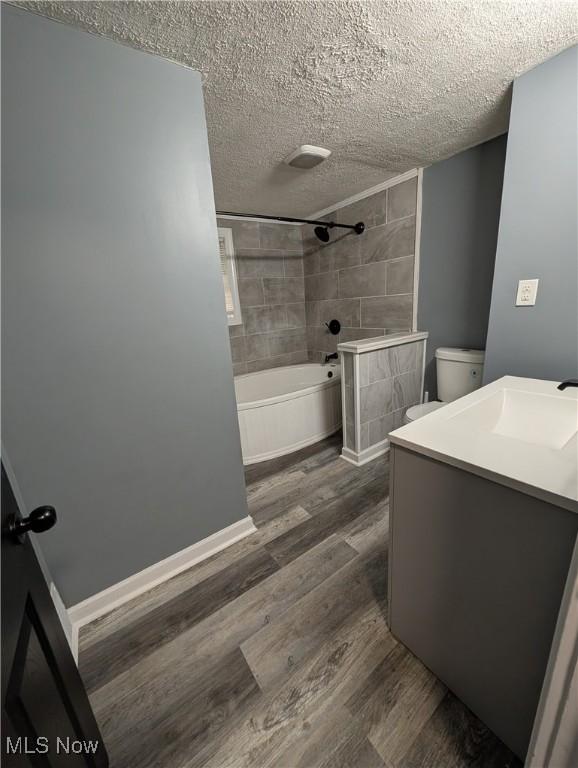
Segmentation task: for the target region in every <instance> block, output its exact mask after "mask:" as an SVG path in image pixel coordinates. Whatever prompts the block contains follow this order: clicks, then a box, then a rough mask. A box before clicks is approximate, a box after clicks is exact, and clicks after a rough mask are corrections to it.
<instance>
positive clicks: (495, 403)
mask: <svg viewBox="0 0 578 768" xmlns="http://www.w3.org/2000/svg"><path fill="white" fill-rule="evenodd" d="M556 391H558V390H556ZM451 419H452V421H453V422H455V423H456V424H461V425H463V426H466V427H469V428H470V429H476V430H479V431H483V432H491V433H493V434H495V435H503V436H504V437H510V438H512V439H514V440H521V441H522V442H524V443H535V444H536V445H542V446H545V447H547V448H555V449H557V450H560V449H561V448H564V446H565V445H566V444H567V443H568V441H569V440H571V439H572V438H573V437H574V436H575V435H576V434H577V433H578V401H577V400H575V399H571V398H569V397H557V396H555V395H546V394H541V393H538V392H527V391H524V390H519V389H510V388H504V389H501V390H500V391H498V392H495V393H494V394H493V395H490V396H489V397H486V398H485V399H483V400H481V401H479V402H476V403H473V404H472V405H470V406H468V407H467V408H465V409H464V410H463V411H461V412H459V413H457V414H456V415H455V416H452V417H451Z"/></svg>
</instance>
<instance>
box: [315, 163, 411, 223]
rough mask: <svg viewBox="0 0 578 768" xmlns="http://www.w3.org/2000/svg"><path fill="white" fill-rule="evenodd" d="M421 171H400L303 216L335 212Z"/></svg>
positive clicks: (318, 215)
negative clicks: (379, 182) (378, 182)
mask: <svg viewBox="0 0 578 768" xmlns="http://www.w3.org/2000/svg"><path fill="white" fill-rule="evenodd" d="M420 171H421V168H412V169H411V171H406V172H405V173H400V174H399V176H392V177H391V179H387V181H382V182H381V184H376V185H375V186H374V187H370V188H369V189H364V190H363V191H362V192H358V193H357V194H356V195H351V197H347V198H345V200H341V201H340V202H338V203H334V204H333V205H330V206H329V207H328V208H323V210H321V211H315V213H310V214H309V216H304V217H303V218H304V219H321V218H323V216H327V214H328V213H333V211H338V210H339V209H340V208H345V206H346V205H351V204H352V203H357V202H358V201H359V200H363V199H364V198H366V197H371V196H372V195H376V194H377V193H378V192H383V190H384V189H389V188H390V187H395V185H396V184H401V183H402V182H404V181H409V179H413V178H415V177H416V176H418V177H419V173H420ZM418 183H419V182H418ZM353 223H354V222H353Z"/></svg>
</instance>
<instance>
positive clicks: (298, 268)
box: [283, 252, 303, 277]
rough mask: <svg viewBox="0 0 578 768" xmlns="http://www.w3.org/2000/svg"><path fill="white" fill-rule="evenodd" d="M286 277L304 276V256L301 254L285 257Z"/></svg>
mask: <svg viewBox="0 0 578 768" xmlns="http://www.w3.org/2000/svg"><path fill="white" fill-rule="evenodd" d="M283 265H284V269H285V277H302V276H303V254H302V253H301V252H296V253H290V254H288V255H286V256H283Z"/></svg>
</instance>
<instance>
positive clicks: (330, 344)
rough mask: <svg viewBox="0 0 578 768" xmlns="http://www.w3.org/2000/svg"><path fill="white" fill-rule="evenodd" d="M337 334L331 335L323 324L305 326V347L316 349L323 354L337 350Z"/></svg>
mask: <svg viewBox="0 0 578 768" xmlns="http://www.w3.org/2000/svg"><path fill="white" fill-rule="evenodd" d="M337 343H338V336H333V334H331V333H329V331H328V330H327V328H325V327H323V326H313V327H308V328H307V349H311V350H317V351H319V352H323V353H325V354H327V353H331V352H337Z"/></svg>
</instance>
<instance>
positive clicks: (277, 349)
mask: <svg viewBox="0 0 578 768" xmlns="http://www.w3.org/2000/svg"><path fill="white" fill-rule="evenodd" d="M269 350H270V356H271V357H275V356H278V355H285V354H288V353H289V352H299V351H301V350H307V338H306V333H305V330H297V331H284V332H282V333H271V334H269Z"/></svg>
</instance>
